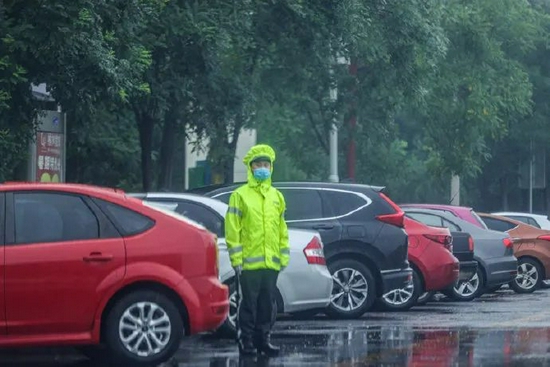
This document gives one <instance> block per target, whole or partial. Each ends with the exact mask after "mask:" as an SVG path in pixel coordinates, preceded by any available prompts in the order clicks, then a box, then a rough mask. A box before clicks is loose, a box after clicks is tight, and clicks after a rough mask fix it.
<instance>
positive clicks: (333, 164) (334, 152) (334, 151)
mask: <svg viewBox="0 0 550 367" xmlns="http://www.w3.org/2000/svg"><path fill="white" fill-rule="evenodd" d="M337 98H338V89H337V88H336V87H335V86H332V87H331V88H330V100H331V102H332V103H333V104H336V100H337ZM336 123H337V120H336V115H333V118H332V126H331V129H330V139H329V146H330V158H329V160H330V176H329V177H328V180H329V181H330V182H339V181H340V178H339V177H338V125H337V124H336Z"/></svg>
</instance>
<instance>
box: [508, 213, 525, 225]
mask: <svg viewBox="0 0 550 367" xmlns="http://www.w3.org/2000/svg"><path fill="white" fill-rule="evenodd" d="M507 217H508V218H510V219H513V220H517V221H519V222H523V223H525V224H530V223H529V218H527V217H518V216H515V215H507Z"/></svg>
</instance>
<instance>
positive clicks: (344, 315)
mask: <svg viewBox="0 0 550 367" xmlns="http://www.w3.org/2000/svg"><path fill="white" fill-rule="evenodd" d="M328 270H329V271H330V273H331V274H332V279H333V283H334V287H333V290H332V296H331V301H330V304H329V305H328V307H327V308H326V311H325V312H326V314H327V315H328V316H329V317H331V318H334V319H356V318H359V317H361V316H362V315H363V314H364V313H365V312H367V311H368V310H370V309H371V307H372V305H373V304H374V301H375V298H376V283H375V280H374V277H373V276H372V273H371V271H370V270H369V269H368V268H367V267H366V266H365V265H364V264H362V263H360V262H359V261H357V260H351V259H339V260H336V261H332V262H329V264H328ZM349 283H351V286H350V285H349ZM346 284H347V285H346ZM346 286H347V287H348V288H345V287H346ZM346 290H347V291H346ZM350 294H353V295H355V296H356V297H360V299H359V301H356V300H355V299H353V298H351V297H345V296H346V295H350ZM336 295H339V297H337V296H336ZM350 299H351V300H352V302H351V306H352V309H351V310H346V309H345V308H346V306H345V305H346V304H348V305H349V304H350V302H349V300H350Z"/></svg>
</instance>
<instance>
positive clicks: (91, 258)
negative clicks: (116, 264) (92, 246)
mask: <svg viewBox="0 0 550 367" xmlns="http://www.w3.org/2000/svg"><path fill="white" fill-rule="evenodd" d="M82 259H83V260H84V261H85V262H106V261H111V260H113V255H103V254H102V253H101V252H92V253H91V254H90V255H88V256H84V257H83V258H82Z"/></svg>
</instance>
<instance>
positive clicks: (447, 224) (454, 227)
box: [441, 218, 461, 232]
mask: <svg viewBox="0 0 550 367" xmlns="http://www.w3.org/2000/svg"><path fill="white" fill-rule="evenodd" d="M441 221H442V222H443V226H444V227H447V228H449V230H450V231H451V232H460V231H461V230H460V227H459V226H457V225H456V224H454V223H452V222H449V221H448V220H447V219H445V218H441Z"/></svg>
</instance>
